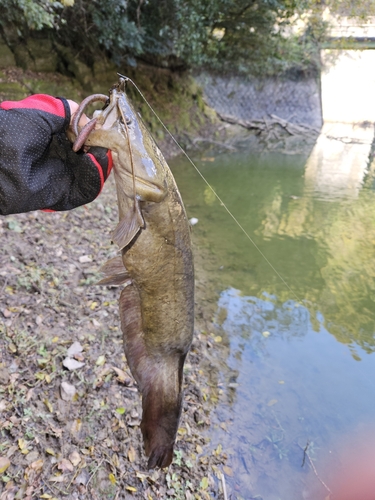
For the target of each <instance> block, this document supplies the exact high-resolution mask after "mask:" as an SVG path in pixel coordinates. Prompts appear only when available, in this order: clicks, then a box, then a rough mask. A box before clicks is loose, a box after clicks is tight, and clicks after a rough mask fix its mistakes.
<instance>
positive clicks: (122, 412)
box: [116, 407, 125, 415]
mask: <svg viewBox="0 0 375 500" xmlns="http://www.w3.org/2000/svg"><path fill="white" fill-rule="evenodd" d="M116 412H117V413H118V414H119V415H123V414H124V413H125V408H123V407H121V408H116Z"/></svg>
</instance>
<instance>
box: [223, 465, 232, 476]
mask: <svg viewBox="0 0 375 500" xmlns="http://www.w3.org/2000/svg"><path fill="white" fill-rule="evenodd" d="M223 471H224V474H226V475H227V476H230V477H232V476H233V469H231V468H230V467H228V466H227V465H224V467H223Z"/></svg>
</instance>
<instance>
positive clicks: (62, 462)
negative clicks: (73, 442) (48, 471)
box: [57, 458, 74, 472]
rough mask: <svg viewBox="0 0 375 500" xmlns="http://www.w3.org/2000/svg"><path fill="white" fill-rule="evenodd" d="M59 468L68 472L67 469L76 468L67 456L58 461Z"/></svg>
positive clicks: (71, 470)
mask: <svg viewBox="0 0 375 500" xmlns="http://www.w3.org/2000/svg"><path fill="white" fill-rule="evenodd" d="M57 468H58V469H59V470H61V471H62V472H66V471H68V472H73V470H74V467H73V464H72V463H71V462H70V461H69V460H67V459H66V458H62V459H61V460H60V461H59V462H58V464H57Z"/></svg>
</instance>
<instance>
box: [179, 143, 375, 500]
mask: <svg viewBox="0 0 375 500" xmlns="http://www.w3.org/2000/svg"><path fill="white" fill-rule="evenodd" d="M194 161H195V162H196V164H197V166H198V167H199V169H200V170H201V172H202V174H203V175H204V176H205V178H206V179H207V181H208V182H209V183H210V184H211V185H212V187H213V188H214V189H215V191H216V192H217V193H218V195H219V196H220V198H221V199H222V201H223V202H224V203H225V204H226V206H227V207H228V209H229V210H230V211H231V212H232V214H234V216H235V217H236V218H237V219H238V221H239V223H240V224H241V225H242V226H243V228H244V229H245V230H246V232H247V233H248V235H249V237H250V238H251V239H252V240H253V242H254V243H255V245H256V246H257V248H256V247H255V246H254V245H253V244H252V243H251V242H250V241H249V239H248V238H247V237H246V236H245V235H244V234H243V232H242V231H241V230H240V228H239V227H238V226H237V225H236V224H235V222H234V221H233V219H232V218H231V217H230V216H229V215H228V213H227V212H226V211H225V209H224V208H223V207H222V206H221V204H220V202H219V201H218V200H217V199H216V198H215V196H214V195H213V193H212V191H211V190H210V189H209V187H208V186H207V185H206V184H205V183H204V182H203V181H202V179H201V177H200V176H199V175H198V174H197V173H196V171H195V170H194V168H193V167H192V166H191V165H190V164H189V163H188V162H187V161H186V160H185V159H183V158H179V159H177V160H175V161H174V162H173V164H172V169H173V173H174V175H175V178H176V181H177V184H178V185H179V188H180V191H181V193H182V197H183V199H184V202H185V205H186V208H187V211H188V215H189V217H195V218H197V219H198V223H197V224H196V225H195V226H194V228H193V233H194V241H195V243H196V246H197V247H198V248H199V249H200V251H202V253H203V254H205V255H206V256H207V258H206V260H203V262H204V272H205V273H207V275H208V276H209V279H210V281H211V283H212V289H213V290H214V291H215V294H216V300H217V306H216V316H215V321H216V323H217V330H218V332H219V334H220V335H221V336H222V338H223V342H224V343H226V344H227V345H228V349H227V350H226V351H225V352H226V353H227V359H226V360H225V365H226V366H227V369H228V372H229V373H230V377H228V376H227V374H223V377H222V380H221V383H220V384H219V385H220V387H221V389H222V390H223V391H224V396H225V397H224V398H223V399H222V401H224V402H222V403H220V404H219V405H218V406H217V407H216V409H215V412H214V416H213V423H212V426H211V427H210V429H209V431H208V435H209V436H210V437H211V439H212V445H213V447H216V446H218V445H221V446H222V449H223V451H224V452H225V453H226V454H227V455H228V468H227V469H226V470H225V472H226V484H227V488H228V497H229V496H230V495H231V497H230V498H232V499H258V500H300V499H301V500H302V499H311V500H320V499H322V500H324V499H327V498H330V491H332V490H333V488H334V487H337V483H339V482H340V480H341V479H340V474H339V472H337V471H340V470H341V469H342V468H343V467H344V466H345V464H346V462H347V461H348V457H353V454H355V453H357V455H356V456H357V458H358V460H359V461H360V460H361V456H362V455H361V453H362V451H363V449H364V447H366V445H368V443H369V441H370V440H371V439H372V435H374V434H375V433H374V431H375V428H374V425H373V423H374V422H375V353H374V351H375V182H374V175H373V169H371V165H370V163H367V165H365V166H364V168H363V169H362V173H361V174H360V175H358V169H357V168H356V169H355V180H354V181H353V182H354V184H355V185H354V188H353V182H351V178H353V175H352V174H350V172H349V173H348V171H347V169H346V170H345V169H344V171H342V172H341V173H340V172H339V173H337V172H335V173H334V175H331V176H330V173H332V172H331V171H330V169H331V170H332V169H334V168H335V166H334V162H331V163H330V164H328V166H327V167H326V170H325V172H324V175H325V176H326V177H325V178H326V179H331V180H330V181H329V182H328V183H327V182H325V183H323V184H324V186H323V187H322V184H321V182H320V180H321V179H322V178H323V177H322V176H323V174H322V172H321V171H316V173H315V174H314V172H313V170H314V169H313V167H312V166H311V161H310V163H309V161H308V158H307V157H306V156H302V155H294V156H292V155H291V156H288V155H281V154H277V153H273V154H271V153H269V154H262V155H259V154H252V153H239V152H238V153H228V154H222V153H220V154H219V153H217V154H215V152H214V151H213V152H212V151H211V152H210V153H208V154H206V156H204V157H203V158H202V157H197V158H194ZM327 169H328V170H327ZM345 176H346V177H345ZM327 185H329V186H330V188H329V189H328V188H327ZM348 186H349V187H348ZM270 264H271V265H270ZM372 442H373V441H372ZM361 450H362V451H361ZM372 458H375V457H374V456H372ZM358 460H357V459H356V463H357V464H360V462H358ZM373 462H375V460H373ZM359 466H361V465H359ZM361 467H362V466H361ZM362 468H363V467H362ZM342 470H345V469H342ZM372 472H373V473H374V474H375V471H372ZM343 474H344V476H345V472H343ZM341 477H342V476H341ZM344 482H345V481H344ZM323 483H324V484H323ZM332 498H334V497H332ZM337 498H338V497H337ZM357 498H359V496H357ZM374 498H375V494H374V497H371V498H370V497H369V498H368V499H367V498H366V499H365V500H373V499H374ZM338 500H341V498H338ZM352 500H354V498H353V499H352Z"/></svg>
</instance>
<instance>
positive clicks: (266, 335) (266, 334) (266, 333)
mask: <svg viewBox="0 0 375 500" xmlns="http://www.w3.org/2000/svg"><path fill="white" fill-rule="evenodd" d="M262 335H263V337H265V338H267V337H269V336H270V335H271V334H270V332H262Z"/></svg>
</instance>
